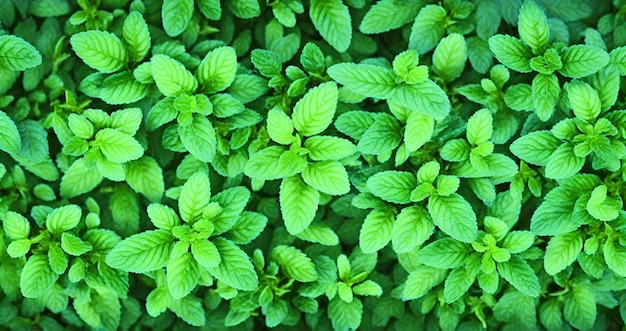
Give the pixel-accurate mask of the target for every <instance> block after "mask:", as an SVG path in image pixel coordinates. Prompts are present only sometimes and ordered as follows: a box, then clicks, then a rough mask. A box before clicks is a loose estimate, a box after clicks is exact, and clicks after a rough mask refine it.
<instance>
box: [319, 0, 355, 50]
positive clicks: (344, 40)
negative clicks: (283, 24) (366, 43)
mask: <svg viewBox="0 0 626 331" xmlns="http://www.w3.org/2000/svg"><path fill="white" fill-rule="evenodd" d="M309 16H310V17H311V21H312V22H313V25H314V26H315V28H316V29H317V31H319V33H320V34H321V35H322V37H323V38H324V40H326V41H327V42H328V44H330V45H331V46H332V47H334V48H335V49H336V50H337V51H338V52H345V51H346V50H347V49H348V47H349V46H350V42H351V40H352V19H351V17H350V12H349V11H348V7H347V6H346V5H344V4H343V2H342V1H341V0H311V8H310V9H309Z"/></svg>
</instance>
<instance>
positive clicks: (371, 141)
mask: <svg viewBox="0 0 626 331" xmlns="http://www.w3.org/2000/svg"><path fill="white" fill-rule="evenodd" d="M401 141H402V132H401V128H400V124H399V123H398V121H397V120H396V119H395V118H394V117H393V116H391V115H388V114H380V115H379V116H378V117H377V118H376V121H375V122H374V123H373V124H372V125H371V126H370V127H369V128H368V129H367V130H366V131H365V132H364V133H363V136H362V137H361V140H360V141H359V143H358V144H357V145H356V148H357V150H358V151H359V152H361V153H364V154H374V155H377V154H383V153H387V152H391V151H393V150H394V149H395V148H396V147H398V145H399V144H400V142H401Z"/></svg>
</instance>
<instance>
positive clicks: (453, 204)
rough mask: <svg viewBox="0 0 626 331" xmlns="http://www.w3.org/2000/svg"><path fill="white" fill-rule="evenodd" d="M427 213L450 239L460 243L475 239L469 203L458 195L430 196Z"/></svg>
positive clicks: (472, 216)
mask: <svg viewBox="0 0 626 331" xmlns="http://www.w3.org/2000/svg"><path fill="white" fill-rule="evenodd" d="M428 212H429V213H430V216H431V217H432V218H433V222H434V223H435V225H437V226H438V227H439V228H440V229H441V230H442V231H443V232H445V233H446V234H448V235H450V236H451V237H452V238H454V239H456V240H459V241H462V242H472V241H474V240H475V239H476V234H477V231H478V224H477V223H476V214H475V213H474V210H472V206H471V205H470V204H469V202H467V200H465V199H464V198H463V197H462V196H460V195H459V194H457V193H453V194H451V195H449V196H445V197H444V196H438V195H434V196H431V197H430V198H429V199H428Z"/></svg>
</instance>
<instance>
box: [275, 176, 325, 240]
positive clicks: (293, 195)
mask: <svg viewBox="0 0 626 331" xmlns="http://www.w3.org/2000/svg"><path fill="white" fill-rule="evenodd" d="M279 200H280V211H281V213H282V215H283V219H284V221H285V227H286V228H287V231H288V232H289V233H290V234H297V233H299V232H301V231H302V230H304V229H306V228H307V227H308V226H309V224H311V222H313V218H314V217H315V213H316V211H317V207H318V205H319V202H320V193H319V192H318V191H317V190H316V189H314V188H313V187H311V186H309V185H307V184H306V183H305V182H303V181H302V179H300V176H297V175H296V176H293V177H288V178H285V179H283V181H282V183H281V184H280V196H279Z"/></svg>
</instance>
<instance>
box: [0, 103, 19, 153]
mask: <svg viewBox="0 0 626 331" xmlns="http://www.w3.org/2000/svg"><path fill="white" fill-rule="evenodd" d="M0 149H1V150H3V151H5V152H7V153H17V152H19V151H20V150H21V149H22V140H21V139H20V133H19V131H18V130H17V126H16V125H15V123H14V122H13V120H12V119H11V118H10V117H9V116H8V115H7V114H6V113H5V112H3V111H0Z"/></svg>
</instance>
